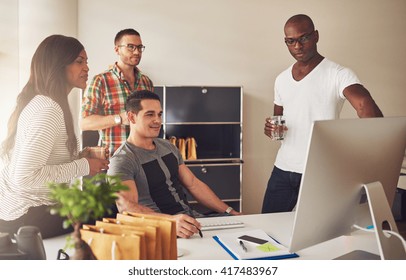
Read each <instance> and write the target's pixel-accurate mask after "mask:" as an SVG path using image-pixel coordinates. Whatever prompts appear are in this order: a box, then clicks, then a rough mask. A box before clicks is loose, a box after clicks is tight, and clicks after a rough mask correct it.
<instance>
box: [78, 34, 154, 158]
mask: <svg viewBox="0 0 406 280" xmlns="http://www.w3.org/2000/svg"><path fill="white" fill-rule="evenodd" d="M114 50H115V52H116V54H117V55H118V61H117V62H116V63H115V64H114V65H113V66H112V67H111V68H110V69H109V70H107V71H105V72H103V73H101V74H98V75H96V76H95V77H94V78H93V80H92V81H91V82H90V84H89V85H88V87H87V90H86V91H85V93H84V96H83V100H82V120H81V122H80V128H81V129H82V130H84V131H85V130H98V131H99V135H100V140H99V145H103V146H106V147H108V149H109V152H110V156H112V155H113V154H114V152H115V151H116V150H117V148H118V147H120V145H121V144H122V143H124V142H125V141H126V139H127V137H128V135H129V132H130V128H129V122H128V119H127V115H126V112H125V101H126V99H127V97H128V96H129V95H130V94H131V93H132V92H135V91H139V90H150V91H153V83H152V81H151V80H150V79H149V78H148V77H147V76H146V75H144V74H143V73H142V72H141V71H140V70H139V69H138V67H137V65H138V64H139V63H140V61H141V57H142V53H143V51H144V50H145V46H144V45H143V44H142V40H141V35H140V33H138V32H137V31H136V30H134V29H124V30H121V31H120V32H118V33H117V35H116V36H115V38H114Z"/></svg>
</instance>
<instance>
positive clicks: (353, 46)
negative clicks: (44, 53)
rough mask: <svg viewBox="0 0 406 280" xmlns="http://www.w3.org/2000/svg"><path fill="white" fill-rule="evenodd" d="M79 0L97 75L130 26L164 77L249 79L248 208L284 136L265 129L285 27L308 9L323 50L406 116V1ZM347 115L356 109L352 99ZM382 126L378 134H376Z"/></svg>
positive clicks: (154, 72) (287, 60)
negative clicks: (269, 134) (115, 42)
mask: <svg viewBox="0 0 406 280" xmlns="http://www.w3.org/2000/svg"><path fill="white" fill-rule="evenodd" d="M119 3H120V4H119V5H116V4H114V5H113V4H111V1H108V0H81V1H80V0H79V33H78V34H79V38H80V40H81V41H82V42H83V43H84V45H85V46H86V48H87V51H88V55H89V63H90V68H91V69H90V71H91V74H96V73H97V72H100V71H102V70H104V69H106V67H107V66H108V65H109V64H112V63H113V62H114V61H115V60H116V57H115V54H114V52H113V38H114V36H115V34H116V33H117V32H118V31H119V30H121V29H124V28H128V27H132V28H134V29H136V30H138V31H139V32H140V33H141V36H142V39H143V43H144V45H146V50H145V53H144V54H143V58H142V61H141V64H140V68H141V69H142V70H143V71H144V72H145V73H147V74H148V75H149V76H150V77H151V78H152V80H153V81H154V83H155V84H157V85H242V86H243V87H244V91H245V96H244V136H243V145H244V148H243V157H244V162H245V163H244V173H243V188H244V191H243V210H244V212H245V213H257V212H259V211H260V207H261V204H262V198H263V193H264V191H265V186H266V183H267V180H268V176H269V174H270V171H271V169H272V166H273V162H274V158H275V155H276V152H277V149H278V144H277V143H275V142H271V141H270V140H269V139H268V138H266V137H265V136H264V135H263V123H264V119H265V117H266V116H268V115H270V114H271V113H272V108H273V82H274V79H275V77H276V75H277V74H278V73H279V72H280V71H281V70H283V69H284V68H286V67H288V65H289V64H291V63H292V62H293V58H292V57H291V56H290V54H289V52H288V51H287V49H286V46H285V45H284V42H283V36H284V35H283V25H284V23H285V21H286V20H287V19H288V18H289V17H290V16H292V15H294V14H296V13H306V14H309V15H310V16H311V17H312V18H313V19H314V22H315V25H316V28H317V29H318V30H319V33H320V43H319V50H320V52H321V53H322V54H323V55H325V56H326V57H328V58H330V59H332V60H335V61H336V62H338V63H341V64H343V65H345V66H349V67H351V68H352V69H353V70H354V71H355V72H356V73H357V74H358V75H359V77H360V79H361V80H362V81H363V82H364V84H365V86H366V87H367V88H368V89H369V90H370V92H371V93H372V95H373V96H374V98H375V100H376V101H377V103H378V104H379V106H380V107H381V109H382V110H383V112H384V114H385V115H387V116H395V115H406V109H405V108H406V95H405V88H406V79H405V78H404V77H403V76H404V73H405V71H404V65H406V53H405V51H404V49H405V42H406V38H405V36H404V34H405V32H404V30H405V28H406V16H405V15H406V1H403V0H389V1H385V0H357V1H353V0H341V1H338V0H337V1H332V0H324V1H319V0H307V1H301V0H291V1H284V0H268V1H265V0H206V1H198V0H171V1H167V0H137V1H133V0H121V1H120V2H119ZM342 116H343V117H355V116H356V115H355V113H354V112H353V110H352V109H351V108H350V107H349V106H345V107H344V111H343V114H342ZM377 134H379V132H377Z"/></svg>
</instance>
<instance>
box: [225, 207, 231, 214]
mask: <svg viewBox="0 0 406 280" xmlns="http://www.w3.org/2000/svg"><path fill="white" fill-rule="evenodd" d="M231 211H233V207H228V208H227V209H226V211H224V213H227V214H230V212H231Z"/></svg>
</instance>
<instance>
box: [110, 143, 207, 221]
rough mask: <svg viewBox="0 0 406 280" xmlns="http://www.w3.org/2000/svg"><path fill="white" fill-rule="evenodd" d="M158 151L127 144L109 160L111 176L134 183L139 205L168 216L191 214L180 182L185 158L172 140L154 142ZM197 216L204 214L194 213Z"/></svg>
mask: <svg viewBox="0 0 406 280" xmlns="http://www.w3.org/2000/svg"><path fill="white" fill-rule="evenodd" d="M154 144H155V149H154V150H146V149H143V148H140V147H137V146H134V145H132V144H130V143H128V142H127V141H126V142H125V143H123V144H122V145H121V146H120V148H118V149H117V151H116V152H115V154H114V156H113V157H112V158H111V159H110V167H109V170H108V172H107V174H108V175H119V176H120V178H121V180H123V181H126V180H134V181H135V184H136V186H137V190H138V203H139V204H141V205H143V206H147V207H149V208H151V209H153V210H154V211H156V212H161V213H165V214H170V215H174V214H180V213H184V214H189V215H190V211H191V210H190V207H189V205H188V203H187V199H186V194H185V192H184V186H183V185H182V183H181V182H180V180H179V165H180V164H183V163H184V162H183V159H182V156H181V154H180V153H179V150H178V149H177V148H176V147H175V146H174V145H173V144H171V143H170V142H169V141H167V140H164V139H161V138H156V139H154ZM193 215H194V216H196V217H199V216H201V214H199V213H197V212H195V211H193Z"/></svg>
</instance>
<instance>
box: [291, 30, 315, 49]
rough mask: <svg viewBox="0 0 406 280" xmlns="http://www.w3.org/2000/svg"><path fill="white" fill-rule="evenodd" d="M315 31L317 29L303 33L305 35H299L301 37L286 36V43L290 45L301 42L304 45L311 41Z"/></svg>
mask: <svg viewBox="0 0 406 280" xmlns="http://www.w3.org/2000/svg"><path fill="white" fill-rule="evenodd" d="M314 31H315V30H313V31H312V32H310V33H308V34H305V35H303V36H301V37H299V38H297V39H294V38H285V43H286V45H288V46H294V45H296V42H297V43H299V44H301V45H303V44H305V43H307V42H309V40H310V37H312V35H313V33H314Z"/></svg>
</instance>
